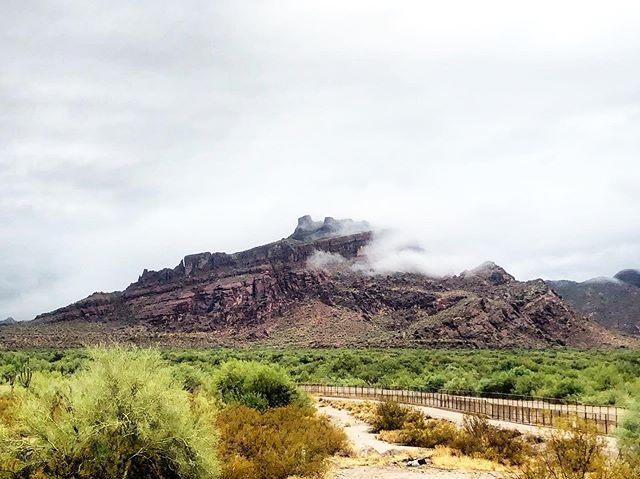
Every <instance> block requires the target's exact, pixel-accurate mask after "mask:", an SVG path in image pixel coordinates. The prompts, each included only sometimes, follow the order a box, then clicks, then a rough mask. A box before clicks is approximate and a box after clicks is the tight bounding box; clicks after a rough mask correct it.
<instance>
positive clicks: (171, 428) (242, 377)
mask: <svg viewBox="0 0 640 479" xmlns="http://www.w3.org/2000/svg"><path fill="white" fill-rule="evenodd" d="M55 357H57V356H55ZM38 360H39V361H42V358H39V359H38ZM38 360H36V361H33V362H34V363H36V364H37V363H38ZM59 360H64V355H63V356H61V357H60V358H59ZM67 360H69V363H71V364H73V367H70V368H68V369H67V368H66V367H63V368H61V369H59V370H55V369H47V368H42V367H41V368H39V369H38V370H36V371H34V370H32V369H31V366H30V365H29V364H30V363H31V361H30V362H29V363H27V362H26V361H25V362H22V363H20V362H12V363H10V364H9V367H8V368H7V367H6V366H7V365H5V369H6V370H5V372H6V379H5V381H6V382H7V384H6V385H5V386H3V388H2V389H0V477H6V478H39V479H40V478H42V479H44V478H57V479H65V478H74V479H83V478H98V479H100V478H103V479H111V478H114V477H119V478H137V477H145V478H156V479H165V478H167V479H178V478H180V479H183V478H185V479H207V478H211V479H213V478H222V479H226V478H239V477H242V478H247V479H251V478H256V479H258V478H273V479H279V478H282V479H284V478H286V477H289V476H291V475H293V474H299V475H302V476H305V475H306V476H310V475H313V474H315V475H317V474H319V473H320V472H322V471H323V470H324V468H325V466H326V459H327V458H328V457H329V456H330V455H332V454H334V453H336V452H338V451H343V450H346V448H347V443H346V439H345V436H344V433H342V431H340V430H337V429H336V428H335V427H334V426H332V424H331V423H330V422H329V420H328V419H326V418H321V417H317V416H316V414H315V409H314V408H313V407H312V406H311V405H310V402H309V400H308V399H307V398H306V397H305V396H304V395H303V394H301V393H300V392H299V391H298V390H297V388H296V387H295V385H294V384H293V382H292V380H291V378H290V377H289V376H288V375H287V374H286V373H285V372H284V371H283V370H282V369H281V368H279V367H277V366H269V365H265V364H259V363H252V362H242V361H233V362H230V363H228V364H221V365H220V366H219V367H218V368H217V369H216V370H215V374H211V375H210V376H207V375H205V374H200V375H197V376H195V375H194V372H193V371H191V370H185V369H184V368H178V367H176V366H173V365H171V364H169V363H168V362H167V361H166V360H165V359H163V358H162V355H161V353H160V351H158V350H153V349H136V348H121V347H116V348H108V349H106V348H96V349H91V350H88V351H82V352H81V353H78V356H76V355H75V354H74V355H72V357H67ZM54 362H55V361H54ZM11 367H13V370H12V369H11ZM20 375H23V376H24V377H23V378H22V379H23V380H20V379H19V376H20ZM27 377H29V378H31V377H32V379H29V381H27V380H26V378H27ZM16 378H18V379H17V380H16ZM9 383H10V384H9ZM301 427H302V428H303V430H302V431H299V430H298V428H301Z"/></svg>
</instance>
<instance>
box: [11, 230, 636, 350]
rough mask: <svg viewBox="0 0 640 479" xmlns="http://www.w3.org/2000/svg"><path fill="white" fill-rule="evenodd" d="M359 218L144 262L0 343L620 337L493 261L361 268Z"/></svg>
mask: <svg viewBox="0 0 640 479" xmlns="http://www.w3.org/2000/svg"><path fill="white" fill-rule="evenodd" d="M364 226H366V224H365V223H356V222H350V221H349V222H341V221H339V220H334V219H332V218H328V219H325V221H324V222H313V221H312V220H311V219H310V218H307V217H303V218H301V219H300V220H299V223H298V228H296V232H295V233H294V234H293V235H292V236H291V237H289V238H287V239H284V240H281V241H277V242H274V243H271V244H267V245H264V246H259V247H257V248H253V249H250V250H247V251H243V252H239V253H234V254H226V253H200V254H196V255H189V256H186V257H185V258H184V259H183V260H182V261H181V262H180V264H179V265H178V266H176V267H175V268H173V269H163V270H161V271H146V270H145V271H144V272H143V273H142V275H141V276H140V277H139V279H138V281H136V282H135V283H132V284H131V285H130V286H129V287H127V288H126V289H125V290H124V291H121V292H114V293H95V294H93V295H91V296H89V297H88V298H86V299H84V300H81V301H78V302H77V303H74V304H72V305H69V306H67V307H64V308H61V309H58V310H56V311H53V312H51V313H46V314H43V315H40V316H38V317H37V318H36V320H34V321H32V322H31V324H29V325H20V326H19V327H14V328H3V333H2V335H0V343H2V344H6V345H76V344H86V343H91V342H96V341H104V340H111V339H113V340H117V341H134V342H137V343H157V344H167V345H175V346H188V345H214V344H215V345H217V344H227V345H238V344H247V343H253V342H261V343H266V344H272V345H280V346H283V345H299V346H343V345H344V346H346V345H352V346H356V345H359V346H412V345H413V346H452V347H493V348H496V347H498V348H501V347H548V346H557V345H570V346H600V345H622V344H625V340H623V339H620V338H619V337H617V336H616V335H613V334H610V333H608V332H607V331H605V330H604V329H602V328H600V327H598V326H597V325H595V324H594V323H593V322H591V321H589V320H587V319H585V318H584V317H582V316H580V315H578V314H576V313H575V311H574V310H572V309H571V307H569V306H568V305H567V304H566V303H565V302H564V301H562V299H560V297H559V296H558V295H557V294H555V293H554V292H553V291H552V290H551V289H550V288H549V287H548V286H547V284H546V283H544V282H543V281H531V282H519V281H516V280H515V279H514V278H513V276H511V275H509V274H508V273H507V272H506V271H504V270H503V269H502V268H500V267H499V266H497V265H495V264H493V263H485V264H483V265H481V266H480V267H478V268H475V269H473V270H469V271H465V272H464V273H462V274H460V275H458V276H452V277H447V278H429V277H427V276H424V275H420V274H406V273H397V274H387V275H380V274H375V273H374V272H372V271H368V270H367V262H366V246H367V244H368V243H369V242H370V241H371V240H372V233H371V232H369V231H362V230H363V229H364ZM344 232H348V233H351V234H342V233H344ZM318 257H320V259H322V261H319V260H318ZM327 258H329V259H330V260H331V261H327Z"/></svg>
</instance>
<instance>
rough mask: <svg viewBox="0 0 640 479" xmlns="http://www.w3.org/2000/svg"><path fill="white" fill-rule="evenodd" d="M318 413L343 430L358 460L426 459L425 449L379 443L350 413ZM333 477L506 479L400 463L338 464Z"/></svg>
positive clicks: (331, 409)
mask: <svg viewBox="0 0 640 479" xmlns="http://www.w3.org/2000/svg"><path fill="white" fill-rule="evenodd" d="M318 412H320V413H321V414H326V415H327V416H329V417H331V419H332V420H333V422H334V423H335V424H336V425H338V426H340V427H342V428H343V429H344V431H345V433H346V434H347V436H348V438H349V440H350V441H351V444H352V445H353V449H354V451H355V453H356V455H357V456H358V457H359V458H366V457H367V456H371V455H374V456H378V455H382V456H384V457H385V458H388V459H389V461H387V462H394V460H393V458H394V457H395V456H400V457H402V458H406V457H407V456H410V457H413V458H419V457H424V456H425V454H424V452H425V450H424V449H420V448H413V447H407V446H398V445H395V444H389V443H388V442H384V441H380V440H379V439H378V438H377V437H376V435H375V434H373V433H371V432H369V428H370V426H369V425H368V424H367V423H365V422H363V421H359V420H357V419H355V418H354V417H353V416H351V414H349V412H347V411H344V410H340V409H336V408H334V407H331V406H327V405H325V404H320V405H319V406H318ZM365 462H366V461H365ZM331 474H332V475H331V476H330V477H332V479H414V478H415V479H436V478H437V479H495V478H502V477H503V476H502V475H501V474H500V473H497V472H477V471H451V470H444V469H438V468H435V467H432V466H429V465H425V466H420V467H415V468H412V467H407V466H406V465H405V464H404V461H399V460H398V463H397V464H392V465H375V464H374V465H358V464H355V465H354V464H350V462H349V461H342V462H340V461H338V462H337V464H336V466H335V468H334V470H333V471H332V473H331Z"/></svg>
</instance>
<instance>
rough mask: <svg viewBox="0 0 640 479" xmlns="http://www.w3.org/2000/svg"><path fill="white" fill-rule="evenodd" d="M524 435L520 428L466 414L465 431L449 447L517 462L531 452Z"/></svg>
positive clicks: (476, 455)
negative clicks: (502, 426) (495, 424)
mask: <svg viewBox="0 0 640 479" xmlns="http://www.w3.org/2000/svg"><path fill="white" fill-rule="evenodd" d="M521 436H522V435H521V434H520V433H519V432H518V431H514V430H510V429H501V428H499V427H496V426H492V425H491V424H489V421H488V420H487V418H486V417H484V416H478V415H465V416H464V419H463V426H462V430H461V431H460V433H459V434H458V436H457V438H456V440H455V441H453V442H452V443H451V444H449V446H451V447H453V448H455V449H458V450H459V451H460V452H462V453H463V454H466V455H467V456H473V457H481V458H483V459H489V460H490V461H496V462H500V463H502V464H507V465H509V464H511V465H517V464H522V463H523V462H524V461H525V460H526V458H527V457H528V456H529V455H530V454H531V447H530V445H529V444H528V443H526V442H525V441H524V440H523V439H522V437H521Z"/></svg>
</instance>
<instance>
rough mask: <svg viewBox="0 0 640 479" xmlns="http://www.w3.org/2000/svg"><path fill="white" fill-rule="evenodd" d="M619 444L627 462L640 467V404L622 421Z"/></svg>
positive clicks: (634, 405)
mask: <svg viewBox="0 0 640 479" xmlns="http://www.w3.org/2000/svg"><path fill="white" fill-rule="evenodd" d="M618 443H619V446H620V452H621V453H622V454H623V455H624V457H625V458H626V460H627V461H629V462H630V463H633V464H638V465H640V402H636V403H634V404H633V405H632V406H631V408H630V409H629V411H628V412H627V414H626V415H625V416H624V418H623V419H622V425H621V426H620V429H619V430H618Z"/></svg>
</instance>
